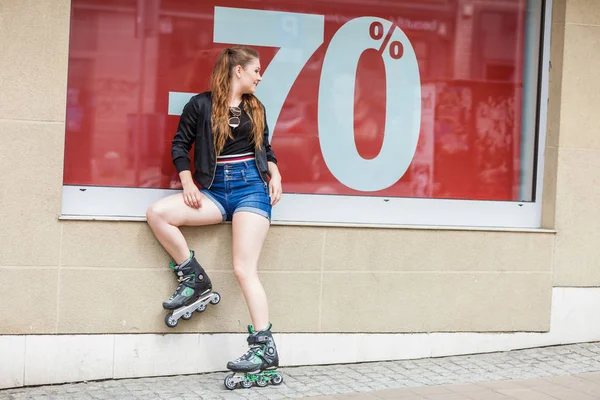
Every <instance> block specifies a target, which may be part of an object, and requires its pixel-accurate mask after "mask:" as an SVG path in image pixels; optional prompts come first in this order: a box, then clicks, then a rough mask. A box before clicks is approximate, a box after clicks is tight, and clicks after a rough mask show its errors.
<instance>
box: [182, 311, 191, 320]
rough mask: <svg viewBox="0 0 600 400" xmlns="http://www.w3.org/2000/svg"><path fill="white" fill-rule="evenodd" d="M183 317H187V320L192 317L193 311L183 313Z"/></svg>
mask: <svg viewBox="0 0 600 400" xmlns="http://www.w3.org/2000/svg"><path fill="white" fill-rule="evenodd" d="M181 318H183V319H185V320H186V321H187V320H188V319H190V318H192V313H191V312H189V311H188V312H186V313H185V314H183V315H182V316H181Z"/></svg>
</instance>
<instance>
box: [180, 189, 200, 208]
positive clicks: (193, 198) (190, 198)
mask: <svg viewBox="0 0 600 400" xmlns="http://www.w3.org/2000/svg"><path fill="white" fill-rule="evenodd" d="M183 202H184V203H185V205H186V206H188V207H192V208H200V207H202V200H201V199H200V190H198V188H197V187H196V185H194V184H191V185H186V186H184V187H183Z"/></svg>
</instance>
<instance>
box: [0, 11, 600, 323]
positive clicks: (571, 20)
mask: <svg viewBox="0 0 600 400" xmlns="http://www.w3.org/2000/svg"><path fill="white" fill-rule="evenodd" d="M557 4H559V6H560V3H557ZM594 4H595V2H594V1H587V2H586V1H569V2H568V4H567V7H566V11H565V12H563V15H565V14H566V19H565V20H564V21H561V18H560V17H558V19H556V20H555V27H557V29H556V31H558V32H559V34H560V32H561V28H560V27H561V26H564V27H565V28H566V30H564V32H565V39H564V42H565V57H564V72H563V74H562V75H561V76H560V77H558V78H557V77H556V75H553V79H559V81H558V82H560V83H561V85H558V88H556V87H554V88H553V89H551V92H552V93H553V96H554V97H553V99H555V98H558V99H560V102H559V103H558V104H557V105H556V107H557V109H559V110H560V119H559V121H558V122H556V121H552V123H551V128H550V130H552V129H555V131H554V133H553V134H552V135H550V137H549V140H548V142H549V147H548V149H549V151H548V157H549V160H550V161H548V162H547V173H546V175H547V181H548V182H550V183H549V185H548V188H549V189H548V193H549V194H548V198H549V199H550V201H549V202H548V204H547V207H550V208H546V213H545V217H544V218H545V219H544V221H545V222H544V223H545V226H547V227H552V226H553V220H554V215H556V226H557V228H558V230H559V233H558V237H555V235H553V234H551V233H539V232H486V231H472V232H469V231H458V230H411V229H368V228H360V229H359V228H321V227H284V226H274V227H273V228H272V230H271V232H270V233H269V237H268V240H267V244H266V246H265V249H264V252H263V257H262V260H261V278H262V279H263V282H264V285H265V287H266V289H267V292H268V295H269V298H270V305H271V319H272V322H273V323H274V325H275V329H276V330H277V331H279V332H431V331H447V332H449V331H494V332H497V331H544V330H547V329H548V328H549V322H550V321H549V315H550V302H551V288H552V282H553V281H554V283H555V284H559V285H563V284H576V285H581V286H586V285H594V284H598V273H595V271H594V268H593V265H594V256H595V255H596V253H597V251H598V250H596V248H598V247H599V246H597V244H596V242H595V240H594V238H595V237H597V234H596V233H595V232H594V230H593V229H592V228H593V226H594V222H595V220H594V216H596V215H597V214H598V212H597V211H594V210H595V208H594V204H595V201H596V200H595V197H594V195H595V191H596V190H597V189H596V188H595V186H594V185H593V182H594V179H595V178H594V177H595V176H596V175H595V174H598V173H599V172H597V171H600V168H598V167H599V166H597V165H596V164H597V163H598V162H599V161H596V159H595V158H594V155H596V151H597V147H598V146H600V140H599V139H596V137H595V133H594V132H596V131H597V128H596V127H595V125H594V124H593V118H597V117H596V114H597V113H594V100H595V99H596V97H597V96H598V93H600V91H598V90H593V89H594V88H596V89H597V88H598V83H599V82H600V78H596V77H595V76H594V74H593V73H592V71H591V69H590V68H589V67H586V65H587V64H586V62H587V61H588V60H589V61H590V62H593V61H594V60H595V58H594V57H598V54H600V53H597V54H594V52H593V51H590V49H591V48H592V46H593V45H594V44H595V45H598V41H600V31H599V28H598V27H595V26H593V25H591V24H593V23H594V21H596V22H595V23H596V24H598V21H599V20H600V17H599V14H600V11H599V10H600V7H597V6H594ZM586 7H587V9H586ZM594 11H596V12H594ZM557 15H559V16H560V13H557ZM0 18H2V21H0V22H1V23H0V50H1V51H0V53H1V54H2V57H0V140H1V143H2V144H1V145H0V165H1V167H2V171H3V173H2V174H0V334H30V333H31V334H34V333H105V332H111V333H113V332H114V333H120V332H129V333H143V332H174V331H173V330H169V329H168V328H166V327H165V326H164V323H163V317H164V312H163V310H162V309H161V302H162V300H163V299H164V298H165V297H167V296H168V295H169V294H170V292H171V290H172V289H173V284H174V280H173V277H172V275H171V272H170V271H169V270H168V268H167V267H166V264H167V261H168V258H167V255H166V254H165V253H164V252H163V251H162V250H161V248H160V247H159V245H158V243H157V242H156V241H155V239H154V238H153V237H152V235H151V233H150V230H149V229H148V227H147V226H146V224H144V223H136V222H78V221H61V222H60V221H58V216H59V213H60V204H61V198H60V194H61V185H62V161H63V142H64V119H65V118H64V114H65V97H66V93H65V92H66V72H67V60H68V54H67V52H68V30H69V1H68V0H5V1H2V2H0ZM565 21H566V22H565ZM575 21H578V22H575ZM575 38H578V39H581V40H582V42H580V43H577V44H575V41H574V39H575ZM560 40H561V39H559V40H557V42H556V43H559V44H560ZM583 43H587V44H585V45H584V44H583ZM553 46H554V45H553ZM553 54H557V55H556V57H559V56H560V55H562V50H561V46H559V47H556V46H554V47H553ZM584 55H585V58H583V57H584ZM554 68H556V65H555V66H554ZM582 77H585V80H582ZM590 82H591V84H590ZM594 85H595V87H594ZM582 96H583V99H584V100H585V101H580V99H581V98H582ZM590 118H592V119H591V120H590ZM589 121H592V122H589ZM557 124H558V125H557ZM552 127H553V128H552ZM558 130H560V139H558V138H559V135H558V134H557V133H558ZM553 152H554V153H553ZM552 157H555V158H556V159H558V160H559V162H558V163H556V162H552ZM579 170H584V171H585V174H583V173H580V172H579ZM553 171H558V172H553ZM576 171H577V173H576ZM556 176H558V179H556ZM590 177H591V179H590ZM596 180H597V179H596ZM552 182H555V184H553V183H552ZM596 197H597V196H596ZM554 198H556V202H554ZM582 203H583V204H584V206H579V204H582ZM554 204H556V209H555V210H554V209H553V208H552V207H553V206H554ZM576 205H577V207H574V206H576ZM596 219H597V217H596ZM576 224H577V225H576ZM575 226H577V228H576V227H575ZM185 233H186V235H187V237H188V240H189V243H190V244H191V245H192V247H193V248H194V249H196V250H197V252H198V253H199V255H200V260H201V262H202V263H203V264H204V265H206V267H207V269H208V271H209V272H210V274H211V278H212V279H213V280H214V282H215V288H216V289H217V290H218V291H219V292H220V293H221V294H222V296H223V300H222V302H221V304H219V305H218V306H216V307H212V306H211V307H209V308H208V310H207V311H206V312H205V313H204V314H203V315H198V314H197V315H196V316H194V318H192V319H191V320H190V321H185V322H183V323H181V324H180V325H179V327H178V328H177V330H176V332H190V331H199V332H237V331H242V330H243V329H244V327H245V325H246V324H247V323H249V321H248V314H247V310H246V308H245V304H244V301H243V298H242V295H241V293H240V292H239V290H238V288H237V283H236V282H235V279H234V277H233V274H232V267H231V261H230V259H231V249H230V244H229V243H230V238H231V236H230V225H221V226H215V227H207V228H203V229H186V230H185Z"/></svg>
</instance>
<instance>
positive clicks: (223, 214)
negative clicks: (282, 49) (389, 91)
mask: <svg viewBox="0 0 600 400" xmlns="http://www.w3.org/2000/svg"><path fill="white" fill-rule="evenodd" d="M261 80H262V78H261V74H260V61H259V58H258V53H257V52H256V51H255V50H253V49H251V48H247V47H233V48H228V49H225V50H223V51H221V53H220V54H219V58H218V60H217V63H216V65H215V67H214V69H213V72H212V76H211V91H210V92H205V93H201V94H199V95H196V96H194V97H192V99H191V100H190V101H189V103H187V105H186V106H185V107H184V109H183V112H182V114H181V117H180V121H179V126H178V129H177V134H176V135H175V138H174V140H173V145H172V149H171V154H172V157H173V163H174V164H175V167H176V168H177V171H178V172H179V177H180V179H181V183H182V186H183V193H178V194H174V195H172V196H168V197H166V198H164V199H161V200H159V201H157V202H156V203H155V204H153V205H152V206H150V208H149V209H148V211H147V213H146V217H147V220H148V224H149V225H150V227H151V229H152V231H153V232H154V234H155V235H156V238H157V239H158V241H159V242H160V243H161V244H162V245H163V247H164V248H165V250H166V251H167V252H168V253H169V254H170V255H171V256H172V257H173V259H174V262H175V263H176V265H172V267H173V270H174V272H175V274H176V275H177V276H178V277H179V282H180V283H179V286H178V287H177V289H176V290H175V292H174V293H173V294H172V295H171V297H170V298H169V299H168V300H167V301H165V302H164V303H163V307H164V308H165V309H169V310H174V309H177V308H180V307H182V306H186V305H188V304H191V303H192V302H194V301H195V300H196V299H198V298H199V296H202V295H205V294H206V293H209V292H210V291H211V290H212V285H211V281H210V279H209V278H208V275H207V274H206V271H204V269H203V268H202V267H201V266H200V264H199V263H198V261H197V260H196V258H195V257H194V252H193V251H191V250H190V249H189V248H188V245H187V243H186V241H185V238H184V237H183V235H182V234H181V231H180V230H179V227H180V226H183V225H208V224H216V223H220V222H222V221H231V222H232V233H233V244H232V250H233V270H234V273H235V277H236V279H237V281H238V283H239V285H240V288H241V289H242V293H243V294H244V297H245V299H246V303H247V305H248V310H249V311H250V317H251V319H252V325H250V326H249V327H248V330H249V333H250V335H249V337H248V343H249V345H250V349H249V350H248V352H247V353H246V354H244V355H243V356H242V357H240V358H239V359H237V360H235V361H231V362H229V363H228V364H227V368H229V369H231V370H233V371H236V372H256V371H264V370H267V369H273V368H275V367H277V366H278V364H279V358H278V355H277V349H276V347H275V342H274V341H273V337H272V335H271V331H270V328H271V324H270V323H269V309H268V304H267V296H266V294H265V291H264V289H263V287H262V285H261V283H260V280H259V279H258V273H257V267H258V258H259V255H260V252H261V249H262V246H263V243H264V240H265V237H266V235H267V231H268V230H269V225H270V219H271V207H272V206H273V205H275V204H277V202H278V201H279V199H280V197H281V175H280V174H279V170H278V168H277V159H276V158H275V155H274V153H273V150H272V149H271V146H270V144H269V130H268V127H267V123H266V116H265V109H264V106H263V105H262V103H261V102H260V101H259V100H258V99H257V98H256V97H255V96H254V92H255V91H256V86H257V85H258V83H259V82H260V81H261ZM192 145H195V148H194V167H195V172H194V175H193V177H192V172H191V168H190V157H189V150H190V149H191V147H192ZM194 179H195V180H196V181H197V182H198V183H199V184H200V185H201V186H202V189H200V190H199V189H198V188H197V187H196V185H195V183H194ZM263 375H264V376H268V377H270V376H271V375H272V374H270V373H268V371H265V373H263ZM240 379H242V378H240Z"/></svg>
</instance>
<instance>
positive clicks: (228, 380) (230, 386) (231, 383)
mask: <svg viewBox="0 0 600 400" xmlns="http://www.w3.org/2000/svg"><path fill="white" fill-rule="evenodd" d="M224 383H225V387H226V388H227V389H229V390H233V389H235V387H236V386H237V383H235V382H234V381H233V374H231V375H227V376H226V377H225V382H224Z"/></svg>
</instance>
